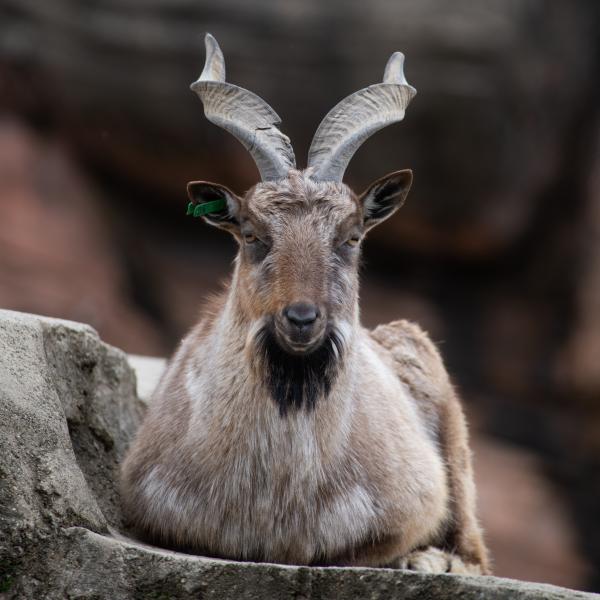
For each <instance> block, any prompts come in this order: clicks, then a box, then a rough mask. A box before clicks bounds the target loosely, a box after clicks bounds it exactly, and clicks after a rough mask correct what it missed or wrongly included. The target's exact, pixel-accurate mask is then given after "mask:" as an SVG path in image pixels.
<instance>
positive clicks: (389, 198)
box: [359, 169, 413, 230]
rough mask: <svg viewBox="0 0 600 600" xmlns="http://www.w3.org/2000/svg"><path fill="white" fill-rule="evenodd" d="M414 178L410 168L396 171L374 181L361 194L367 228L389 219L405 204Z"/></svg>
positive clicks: (360, 199) (360, 198)
mask: <svg viewBox="0 0 600 600" xmlns="http://www.w3.org/2000/svg"><path fill="white" fill-rule="evenodd" d="M412 179H413V176H412V171H411V170H410V169H405V170H403V171H395V172H394V173H390V174H389V175H386V176H385V177H382V178H381V179H378V180H377V181H375V182H374V183H372V184H371V185H370V186H369V187H368V188H367V189H366V190H365V191H364V192H363V193H362V194H361V195H360V197H359V201H360V202H361V204H362V206H363V210H364V225H365V229H366V230H367V229H371V227H374V226H375V225H377V224H379V223H381V222H382V221H384V220H385V219H387V218H388V217H389V216H391V215H392V214H394V212H396V210H398V209H399V208H400V207H401V206H402V205H403V204H404V200H405V199H406V196H407V194H408V192H409V190H410V186H411V185H412Z"/></svg>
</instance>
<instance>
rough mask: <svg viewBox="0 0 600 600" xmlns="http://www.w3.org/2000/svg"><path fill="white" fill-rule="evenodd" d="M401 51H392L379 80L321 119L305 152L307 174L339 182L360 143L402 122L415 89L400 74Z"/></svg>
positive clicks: (402, 64)
mask: <svg viewBox="0 0 600 600" xmlns="http://www.w3.org/2000/svg"><path fill="white" fill-rule="evenodd" d="M403 69H404V54H402V52H394V54H392V56H391V57H390V59H389V60H388V62H387V65H386V67H385V72H384V74H383V83H378V84H375V85H370V86H369V87H366V88H364V89H362V90H359V91H358V92H355V93H354V94H351V95H350V96H348V97H347V98H344V99H343V100H342V101H341V102H339V103H338V104H336V105H335V106H334V107H333V108H332V109H331V110H330V111H329V112H328V113H327V115H326V116H325V118H324V119H323V120H322V121H321V124H320V125H319V128H318V129H317V132H316V133H315V136H314V137H313V140H312V143H311V145H310V150H309V151H308V166H309V167H312V169H313V172H312V174H311V177H312V178H313V179H315V180H318V181H342V178H343V177H344V172H345V171H346V167H347V166H348V163H349V162H350V159H351V158H352V156H354V153H355V152H356V151H357V150H358V148H359V147H360V146H361V145H362V144H363V142H364V141H365V140H366V139H367V138H369V137H370V136H372V135H373V134H374V133H375V132H376V131H379V130H380V129H383V128H384V127H386V126H387V125H391V124H392V123H397V122H398V121H402V119H403V118H404V111H405V110H406V107H407V106H408V104H409V103H410V101H411V100H412V99H413V98H414V96H415V94H416V93H417V90H416V89H415V88H414V87H412V86H411V85H409V84H408V82H407V81H406V78H405V77H404V70H403Z"/></svg>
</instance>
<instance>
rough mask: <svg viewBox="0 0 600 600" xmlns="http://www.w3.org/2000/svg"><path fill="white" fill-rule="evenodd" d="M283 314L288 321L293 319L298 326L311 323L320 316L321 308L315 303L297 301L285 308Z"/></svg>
mask: <svg viewBox="0 0 600 600" xmlns="http://www.w3.org/2000/svg"><path fill="white" fill-rule="evenodd" d="M283 314H284V315H285V316H286V318H287V319H288V321H291V322H292V323H293V324H294V325H296V326H297V327H304V326H306V325H311V324H312V323H314V322H315V321H316V320H317V318H318V317H319V309H318V308H317V307H316V306H315V305H314V304H309V303H308V302H295V303H294V304H290V305H289V306H287V307H286V308H285V310H284V311H283Z"/></svg>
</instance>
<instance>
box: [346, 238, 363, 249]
mask: <svg viewBox="0 0 600 600" xmlns="http://www.w3.org/2000/svg"><path fill="white" fill-rule="evenodd" d="M359 243H360V238H359V237H358V236H357V235H355V236H352V237H351V238H349V239H347V240H346V244H348V246H352V247H354V246H358V244H359Z"/></svg>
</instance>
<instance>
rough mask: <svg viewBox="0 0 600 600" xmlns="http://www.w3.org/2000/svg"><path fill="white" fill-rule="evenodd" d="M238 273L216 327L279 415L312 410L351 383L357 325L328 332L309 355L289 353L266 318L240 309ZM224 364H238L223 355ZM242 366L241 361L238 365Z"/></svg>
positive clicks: (345, 324)
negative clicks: (261, 318) (253, 318)
mask: <svg viewBox="0 0 600 600" xmlns="http://www.w3.org/2000/svg"><path fill="white" fill-rule="evenodd" d="M239 293H240V291H239V287H238V285H237V277H235V275H234V279H233V281H232V286H231V288H230V291H229V294H228V297H227V301H226V303H225V306H224V307H223V312H222V313H221V315H220V318H219V319H218V320H217V322H216V323H215V326H216V329H215V333H216V334H217V336H219V337H220V338H221V342H222V343H219V346H220V347H221V348H223V349H224V350H227V349H228V350H229V351H231V349H233V348H236V347H237V352H236V353H237V354H238V358H239V360H241V361H242V362H243V363H245V365H244V366H245V371H246V372H247V373H248V375H249V377H250V381H252V382H255V383H256V385H257V386H258V387H261V388H262V389H263V390H264V392H265V395H268V396H269V397H270V399H271V400H272V402H273V403H274V404H275V406H276V407H277V408H278V411H279V414H280V416H281V417H286V416H288V415H290V414H293V413H297V412H300V411H305V412H306V413H310V412H312V411H314V410H315V409H316V408H317V406H318V405H319V404H320V403H323V402H327V400H328V398H329V396H331V395H332V393H333V392H334V391H335V390H336V389H338V388H340V387H342V386H344V385H345V384H347V383H348V376H349V372H350V370H351V367H350V364H351V362H352V355H353V353H352V347H353V344H352V340H353V336H354V331H355V328H356V325H357V321H358V315H356V316H355V317H354V322H349V321H342V322H341V323H337V324H336V325H334V326H332V327H330V328H329V330H328V331H327V334H326V337H325V339H324V341H323V343H322V344H321V345H320V346H319V348H317V349H316V350H314V351H313V352H311V353H309V354H306V355H294V354H290V353H288V352H286V351H285V350H284V349H283V348H282V347H281V346H280V345H279V343H278V342H277V340H276V337H275V334H274V332H273V329H272V327H271V326H270V323H269V322H268V320H265V321H261V322H257V321H253V320H251V319H249V318H248V317H247V316H246V315H245V313H244V310H243V309H242V307H241V306H240V302H239V296H238V294H239ZM223 358H224V359H225V360H223V362H221V364H226V365H227V364H232V360H233V361H234V362H238V361H237V360H235V357H233V356H229V357H223ZM238 364H239V363H238Z"/></svg>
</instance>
